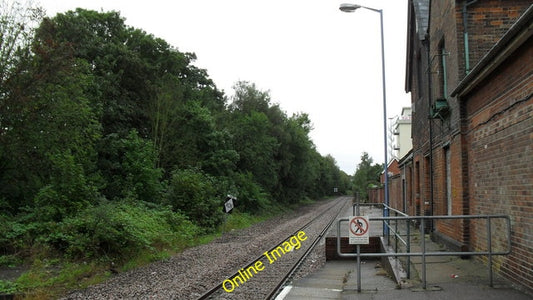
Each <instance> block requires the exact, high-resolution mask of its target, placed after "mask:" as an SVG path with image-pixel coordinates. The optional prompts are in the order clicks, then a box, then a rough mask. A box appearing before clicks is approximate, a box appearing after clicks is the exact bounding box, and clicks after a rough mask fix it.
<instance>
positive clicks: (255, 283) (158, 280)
mask: <svg viewBox="0 0 533 300" xmlns="http://www.w3.org/2000/svg"><path fill="white" fill-rule="evenodd" d="M343 199H344V200H345V201H342V203H348V202H349V201H348V200H349V199H350V198H349V197H344V198H343ZM332 204H333V202H332V201H327V202H319V203H315V204H312V205H307V206H304V207H301V208H299V209H297V210H295V211H293V212H290V213H286V214H284V215H281V216H278V217H275V218H272V219H270V220H267V221H264V222H261V223H259V224H256V225H254V226H251V227H249V228H247V229H243V230H235V231H231V232H228V233H225V234H224V236H222V237H220V238H218V239H216V240H214V241H212V242H211V243H209V244H206V245H201V246H198V247H193V248H189V249H186V250H184V251H183V252H181V253H179V254H177V255H175V256H173V257H171V258H169V259H167V260H164V261H160V262H156V263H152V264H149V265H147V266H144V267H140V268H137V269H135V270H130V271H128V272H124V273H120V274H117V275H116V276H114V277H112V278H111V279H109V280H107V281H106V282H104V283H101V284H98V285H94V286H91V287H89V288H87V289H85V290H81V291H74V292H71V293H69V294H68V295H67V296H66V297H65V298H64V299H197V298H198V297H199V296H200V295H202V294H203V293H204V292H205V291H207V290H208V289H210V288H211V287H213V286H215V285H217V284H220V283H221V282H222V281H224V280H225V279H228V278H227V276H230V275H231V274H233V273H234V272H236V271H237V270H239V269H240V268H241V267H242V266H244V265H246V264H247V263H250V262H252V260H254V259H256V257H258V256H259V255H261V254H262V253H264V252H265V251H266V250H268V249H270V248H272V247H274V246H276V245H278V244H279V243H280V242H281V240H282V239H283V238H285V237H287V236H289V235H291V234H293V233H294V232H295V231H296V230H297V229H298V228H300V227H301V226H303V225H304V224H305V223H307V222H309V221H310V220H311V219H313V218H314V217H315V216H316V215H318V214H319V213H320V212H323V211H324V210H326V209H327V208H328V207H329V206H331V205H332ZM338 208H339V207H337V208H334V209H332V210H330V211H329V212H328V213H327V214H326V215H325V216H324V217H322V218H320V220H317V222H314V223H313V224H312V225H311V226H310V227H308V228H307V229H305V233H306V236H307V237H308V240H306V241H303V242H302V248H300V249H299V250H294V251H293V252H290V253H287V254H286V255H283V257H281V258H279V259H278V260H277V261H275V262H274V263H272V264H270V265H268V260H266V258H264V259H263V260H264V262H265V263H266V264H265V269H264V271H261V272H259V273H258V274H256V275H255V276H254V277H253V278H250V279H249V280H248V281H247V282H245V283H244V284H242V285H240V286H238V287H236V288H235V290H234V291H233V292H231V293H227V292H224V291H222V293H223V294H222V293H221V294H219V296H217V298H228V299H259V298H262V297H264V296H261V295H266V294H267V293H268V292H270V290H271V289H272V288H273V287H274V286H275V283H274V282H277V279H276V278H277V277H279V274H280V272H284V271H283V268H285V267H284V266H285V265H289V264H290V261H292V260H294V259H297V258H298V257H299V256H300V255H301V254H303V252H304V246H305V248H307V246H309V245H310V244H311V241H312V240H313V239H314V238H315V237H316V236H317V235H318V233H319V232H320V231H321V229H322V228H323V226H324V225H325V224H326V222H327V219H328V220H329V219H330V218H332V217H333V214H336V213H337V212H338ZM322 243H323V242H322ZM317 247H318V249H315V252H316V253H315V252H314V253H313V254H312V255H311V257H310V258H309V259H307V261H306V263H305V264H304V265H303V266H302V268H301V271H299V272H298V273H297V276H304V275H305V274H307V273H309V272H312V271H313V270H315V269H316V268H319V267H320V266H321V265H322V264H323V263H324V262H325V258H324V255H323V253H324V248H323V246H322V247H321V246H320V245H319V246H317ZM320 250H321V251H320ZM295 253H298V255H292V254H295ZM289 254H291V255H289Z"/></svg>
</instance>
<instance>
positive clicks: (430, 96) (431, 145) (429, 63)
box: [421, 32, 434, 234]
mask: <svg viewBox="0 0 533 300" xmlns="http://www.w3.org/2000/svg"><path fill="white" fill-rule="evenodd" d="M426 44H427V47H426V50H427V61H428V66H427V67H428V120H429V211H430V215H431V216H432V215H433V119H432V118H431V99H432V94H431V91H432V80H431V75H432V72H431V62H432V60H431V55H430V45H431V43H430V39H429V32H428V33H427V35H426ZM424 221H425V220H422V222H424ZM433 228H434V227H433V219H432V220H431V221H430V227H429V230H430V231H433ZM421 234H424V233H421Z"/></svg>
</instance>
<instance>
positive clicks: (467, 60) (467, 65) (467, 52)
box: [463, 0, 477, 75]
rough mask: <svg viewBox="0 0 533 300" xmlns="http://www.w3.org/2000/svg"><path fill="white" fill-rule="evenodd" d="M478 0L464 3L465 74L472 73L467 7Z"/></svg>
mask: <svg viewBox="0 0 533 300" xmlns="http://www.w3.org/2000/svg"><path fill="white" fill-rule="evenodd" d="M476 2H477V0H472V1H470V2H468V1H465V3H464V4H463V37H464V44H465V45H464V46H465V50H464V51H465V74H466V75H468V73H470V48H469V46H468V14H467V9H468V6H469V5H472V4H474V3H476Z"/></svg>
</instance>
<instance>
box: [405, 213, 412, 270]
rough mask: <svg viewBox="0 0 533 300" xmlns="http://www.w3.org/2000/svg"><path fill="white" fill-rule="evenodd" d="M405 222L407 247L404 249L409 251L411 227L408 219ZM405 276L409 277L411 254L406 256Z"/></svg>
mask: <svg viewBox="0 0 533 300" xmlns="http://www.w3.org/2000/svg"><path fill="white" fill-rule="evenodd" d="M405 222H406V224H407V245H405V246H406V247H407V249H406V251H407V253H411V229H410V227H411V226H410V224H409V220H406V221H405ZM407 278H409V279H411V256H407Z"/></svg>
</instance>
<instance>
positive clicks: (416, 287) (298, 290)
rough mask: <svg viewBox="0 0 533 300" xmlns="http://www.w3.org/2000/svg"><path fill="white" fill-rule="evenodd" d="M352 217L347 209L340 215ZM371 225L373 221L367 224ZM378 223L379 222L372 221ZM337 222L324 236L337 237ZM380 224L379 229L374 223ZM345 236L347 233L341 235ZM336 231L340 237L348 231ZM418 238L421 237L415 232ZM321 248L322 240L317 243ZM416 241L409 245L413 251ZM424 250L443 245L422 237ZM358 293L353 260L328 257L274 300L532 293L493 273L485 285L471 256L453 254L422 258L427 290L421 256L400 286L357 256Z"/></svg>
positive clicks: (484, 299) (521, 299)
mask: <svg viewBox="0 0 533 300" xmlns="http://www.w3.org/2000/svg"><path fill="white" fill-rule="evenodd" d="M365 214H366V215H379V216H381V210H378V209H371V208H363V207H362V208H361V215H365ZM351 215H352V209H351V207H350V208H349V210H347V211H346V212H345V213H343V217H348V216H351ZM372 223H374V222H372ZM376 223H380V222H376ZM373 225H375V224H371V225H370V230H371V231H370V233H371V236H373V235H374V234H375V235H381V232H382V228H381V226H380V225H375V227H377V228H374V229H373V228H372V227H373ZM336 226H337V224H334V226H333V228H332V229H331V230H330V232H329V233H328V236H336V230H337V229H336ZM378 226H379V227H378ZM345 234H346V235H345ZM345 234H344V233H343V231H341V236H347V235H348V234H347V233H345ZM417 234H418V237H420V234H419V233H417ZM321 244H322V245H324V246H325V243H323V242H322V243H321ZM416 247H417V245H413V248H412V251H413V252H415V251H417V250H419V249H416ZM426 248H427V249H432V250H436V251H438V250H441V249H442V248H443V246H442V245H439V244H436V243H434V242H432V241H431V240H430V239H429V238H426ZM361 261H362V262H363V263H362V268H361V292H358V291H357V272H356V261H355V259H354V260H353V261H352V260H342V261H340V260H328V261H326V264H325V265H324V266H323V267H322V269H319V270H318V271H316V272H315V273H312V274H309V275H308V276H306V277H304V278H301V279H299V280H296V281H294V282H292V283H291V284H290V285H289V286H287V287H286V288H285V289H284V291H283V292H282V293H281V294H280V295H279V296H278V297H277V298H276V299H288V300H296V299H302V300H313V299H362V300H365V299H374V300H380V299H384V300H385V299H386V300H389V299H409V300H418V299H421V300H422V299H424V300H425V299H431V300H439V299H443V300H450V299H474V300H476V299H479V300H491V299H513V300H531V299H533V296H532V295H526V294H524V293H522V292H521V291H518V290H516V289H514V288H513V286H511V285H510V284H509V283H508V282H506V281H504V280H502V279H501V278H499V277H497V276H496V274H494V287H489V280H488V269H487V266H485V265H483V264H482V263H480V262H479V261H478V260H475V259H461V258H459V257H455V256H439V257H434V256H433V257H426V280H427V284H426V288H425V289H424V288H423V285H422V283H421V280H420V277H421V273H422V263H421V259H420V257H412V258H411V279H406V281H407V284H406V285H403V284H402V286H404V288H403V289H400V288H399V287H398V285H397V284H396V282H395V281H393V280H392V279H391V278H390V277H389V275H388V274H387V273H386V272H385V270H384V269H383V268H382V266H381V262H380V261H379V260H371V259H367V258H362V259H361Z"/></svg>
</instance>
